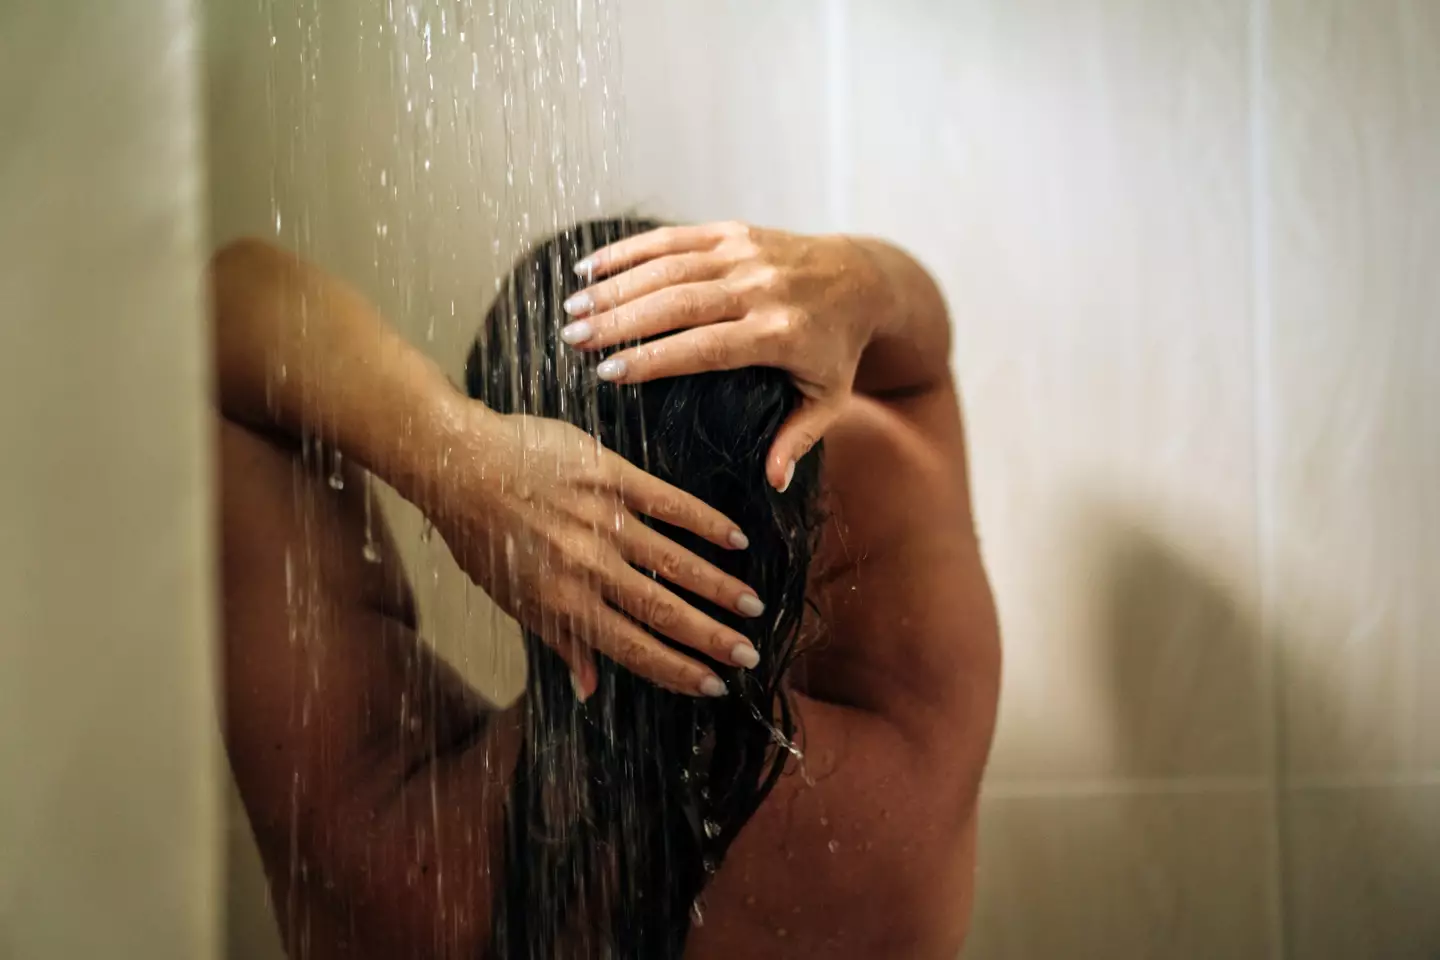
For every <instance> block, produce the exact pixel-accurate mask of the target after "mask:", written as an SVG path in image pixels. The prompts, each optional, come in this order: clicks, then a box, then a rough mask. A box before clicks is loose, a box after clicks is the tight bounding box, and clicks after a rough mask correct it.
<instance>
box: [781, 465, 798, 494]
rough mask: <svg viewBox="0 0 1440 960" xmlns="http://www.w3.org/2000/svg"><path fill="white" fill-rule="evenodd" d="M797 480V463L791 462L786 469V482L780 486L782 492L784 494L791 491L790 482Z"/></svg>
mask: <svg viewBox="0 0 1440 960" xmlns="http://www.w3.org/2000/svg"><path fill="white" fill-rule="evenodd" d="M794 479H795V461H794V460H791V461H790V465H789V466H788V467H786V468H785V482H784V483H782V484H780V492H781V493H784V492H785V491H786V490H789V489H790V481H791V480H794Z"/></svg>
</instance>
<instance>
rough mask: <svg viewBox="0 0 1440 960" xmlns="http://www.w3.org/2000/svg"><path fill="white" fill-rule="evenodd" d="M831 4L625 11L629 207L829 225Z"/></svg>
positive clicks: (748, 1) (764, 0) (749, 2)
mask: <svg viewBox="0 0 1440 960" xmlns="http://www.w3.org/2000/svg"><path fill="white" fill-rule="evenodd" d="M825 7H826V3H825V2H823V0H789V2H786V3H773V2H770V0H743V2H738V3H724V4H714V3H711V4H704V3H694V4H682V3H674V2H671V0H634V2H628V3H624V4H621V5H620V23H621V29H620V39H621V42H622V44H623V48H624V49H623V58H622V59H623V64H624V66H623V73H622V85H623V91H624V97H623V104H622V105H621V106H622V110H623V112H622V131H623V133H622V135H623V137H624V140H623V143H622V151H621V152H622V157H623V158H624V161H623V162H624V165H625V171H626V173H625V185H626V194H627V198H628V199H629V200H630V202H632V203H634V204H637V205H638V206H639V207H640V208H641V209H643V210H645V211H647V212H650V213H653V214H656V215H660V216H666V217H676V218H679V219H687V220H708V219H731V218H741V219H747V220H750V221H753V222H758V223H761V224H766V225H771V226H784V227H790V228H792V229H802V230H819V229H824V228H825V227H826V226H827V220H828V207H827V196H826V190H827V187H828V179H827V178H828V174H829V170H830V156H829V150H828V143H827V140H826V136H827V134H826V129H827V128H826V122H827V121H826V109H827V101H826V88H825V83H826V73H825V71H826V61H825Z"/></svg>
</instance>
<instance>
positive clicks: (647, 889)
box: [466, 220, 820, 960]
mask: <svg viewBox="0 0 1440 960" xmlns="http://www.w3.org/2000/svg"><path fill="white" fill-rule="evenodd" d="M656 226H659V224H657V223H655V222H652V221H646V220H600V221H594V222H589V223H584V224H581V225H579V226H576V227H573V228H571V229H569V230H566V231H564V232H562V233H561V234H559V235H558V236H556V237H553V238H552V239H550V240H548V241H546V242H544V243H542V244H540V245H539V246H537V247H536V248H534V249H533V250H532V251H530V252H529V253H528V254H527V255H526V256H524V257H523V258H522V259H521V260H520V262H519V263H518V265H517V266H516V268H515V271H514V274H513V275H512V276H511V278H510V280H509V282H508V284H507V285H506V286H505V288H504V289H503V290H502V291H501V293H500V295H499V297H498V298H497V300H496V302H495V304H494V305H493V306H492V307H491V309H490V312H489V314H488V316H487V318H486V325H485V330H484V332H483V333H482V336H481V338H480V339H479V340H478V341H477V342H476V344H475V347H474V348H473V349H472V351H471V354H470V357H469V362H468V364H467V366H466V386H467V389H468V391H469V393H470V395H471V396H472V397H475V398H477V399H480V400H483V401H484V402H485V403H487V404H488V405H490V406H491V407H492V408H494V409H496V410H498V411H500V412H502V413H526V414H532V415H538V416H544V417H553V418H558V419H561V420H566V421H569V422H570V423H573V424H576V425H578V426H580V427H583V428H584V429H586V430H589V431H590V432H591V433H593V434H595V435H596V436H598V437H599V438H600V440H601V441H602V442H603V443H604V444H605V446H607V447H609V448H610V449H612V450H615V451H617V452H618V453H620V454H621V455H623V456H625V457H626V458H628V459H629V460H631V461H632V462H634V463H637V464H639V465H641V466H642V467H644V468H645V469H647V470H649V471H650V472H651V473H653V474H655V475H656V476H659V477H660V478H662V479H664V480H666V481H668V482H669V483H671V484H673V485H675V486H677V487H679V488H680V489H682V490H686V491H688V492H690V493H692V494H694V495H696V496H698V497H700V498H701V499H702V500H704V501H706V502H707V503H709V504H711V505H713V506H714V507H716V508H717V509H719V510H721V511H723V512H724V513H725V514H726V515H728V516H729V517H731V518H732V519H734V520H735V521H736V522H737V523H739V525H740V527H741V528H742V529H743V530H744V531H745V532H746V534H747V535H748V536H749V538H750V548H749V549H748V550H744V551H735V552H729V551H724V550H721V549H719V548H716V547H713V546H711V545H710V544H708V543H706V542H704V541H702V540H700V539H699V538H698V537H695V536H692V535H689V534H687V533H684V532H683V531H677V530H674V529H671V528H664V532H665V533H666V534H667V535H668V536H670V537H672V538H673V539H675V540H676V541H677V542H679V543H681V544H682V545H684V546H685V547H687V548H688V549H690V550H692V551H694V552H695V553H696V554H698V555H700V556H701V557H704V558H705V559H706V560H708V561H710V562H712V563H714V564H716V565H717V566H719V567H720V568H722V569H724V570H726V571H727V572H729V573H731V574H734V575H735V576H737V577H738V578H740V579H741V580H742V581H744V582H745V583H747V584H749V585H751V586H752V587H754V588H755V589H756V590H757V592H758V593H759V595H760V597H761V598H762V599H763V600H764V601H765V603H766V612H765V614H764V616H762V617H759V618H757V619H754V620H746V619H743V618H741V617H739V616H737V615H735V614H733V613H731V612H730V611H728V610H725V609H722V608H719V607H717V606H715V605H714V604H711V603H708V602H706V601H704V600H702V599H700V598H698V597H695V596H693V595H690V594H687V593H685V592H683V591H680V595H681V596H682V597H683V598H684V599H685V600H687V601H688V602H690V603H691V604H693V605H695V606H696V607H697V608H699V609H700V610H702V611H704V612H705V613H706V614H708V615H709V616H711V617H714V618H715V619H716V620H718V621H720V622H722V623H725V624H727V625H728V626H731V627H733V628H735V629H736V630H738V631H740V632H741V633H742V634H744V635H745V636H747V637H749V638H750V640H751V641H752V642H753V643H754V644H755V647H756V649H757V650H758V651H759V652H760V657H761V660H760V665H759V666H758V667H756V668H754V669H753V670H748V671H742V670H738V669H736V668H734V667H731V666H730V665H728V664H723V663H718V662H714V661H705V662H707V665H708V666H709V667H710V668H711V669H713V670H714V671H715V672H716V673H717V674H719V675H720V676H721V677H722V678H724V680H725V682H726V685H727V686H728V687H729V690H730V695H729V696H727V697H723V698H719V699H697V698H693V697H687V696H680V695H677V694H673V693H669V692H667V691H665V690H662V689H660V688H659V687H656V686H654V685H653V684H651V683H649V682H647V681H645V680H642V679H640V678H638V677H636V676H635V675H633V674H631V673H630V672H629V671H627V670H625V669H623V668H620V667H617V666H616V665H615V664H614V663H612V662H610V661H609V660H607V659H605V658H604V657H598V656H597V667H598V668H599V674H600V683H599V688H598V690H597V691H596V693H595V695H594V696H593V697H591V698H590V700H589V702H588V703H586V704H583V705H582V704H580V703H579V702H577V700H576V698H575V695H574V693H573V691H572V688H571V681H570V675H569V670H568V668H567V667H566V666H565V664H564V663H563V662H562V661H561V660H560V659H559V657H557V656H556V655H555V654H554V653H553V652H551V651H550V649H549V648H548V647H546V646H545V645H544V644H543V643H542V642H541V640H540V638H539V637H537V636H535V635H534V634H528V633H527V635H526V648H527V652H528V655H529V679H528V682H527V686H526V692H525V702H524V706H523V709H524V716H525V739H524V744H523V746H522V748H521V753H520V757H519V760H518V762H517V764H516V770H515V777H514V781H513V783H512V786H511V789H510V794H509V797H508V801H507V809H506V837H505V856H504V866H503V871H504V874H503V878H502V882H501V883H500V884H498V885H497V887H496V891H495V902H494V908H495V909H494V912H493V928H494V929H493V935H492V942H491V953H492V955H493V956H495V957H497V958H504V960H554V958H557V957H561V956H568V955H569V954H568V953H567V952H566V951H567V949H568V947H569V946H573V944H575V943H576V942H581V943H584V944H585V947H584V949H583V955H585V956H587V957H589V956H594V957H614V958H617V960H637V958H638V960H666V958H678V957H680V955H681V953H682V952H683V950H684V946H685V939H686V936H687V935H688V933H689V931H690V928H691V924H692V922H696V921H692V915H693V914H694V913H695V912H696V911H698V910H699V909H702V908H701V907H699V906H698V900H699V898H700V896H701V893H702V891H703V889H704V887H705V884H706V883H707V881H708V880H709V878H710V876H711V875H712V874H713V873H714V871H715V869H716V868H718V867H719V865H720V863H721V861H722V860H723V859H724V857H725V853H726V851H727V850H728V849H729V847H730V845H731V843H732V842H734V840H735V838H736V836H737V835H738V834H739V832H740V830H741V828H742V827H744V825H745V824H746V822H747V821H748V820H749V819H750V817H751V816H752V815H753V814H754V813H755V811H756V809H758V808H759V806H760V804H761V803H762V802H763V801H764V800H765V798H766V796H767V795H768V794H769V792H770V790H771V789H772V788H773V787H774V786H775V783H776V781H777V780H778V779H779V777H780V775H781V773H782V771H783V770H784V768H785V763H786V761H787V760H788V759H789V753H788V750H787V748H788V745H789V740H790V739H791V738H792V737H793V736H794V733H795V729H794V726H795V725H794V720H793V717H792V713H791V708H790V703H789V701H788V698H787V693H786V689H785V686H784V682H783V681H784V678H785V674H786V671H787V670H788V669H789V667H790V665H791V663H792V662H793V659H794V656H795V653H796V646H797V642H798V638H799V634H800V627H801V622H802V619H803V617H804V612H805V609H806V605H805V586H806V578H807V574H808V571H809V565H810V558H811V555H812V553H813V551H814V546H815V535H816V531H817V528H818V526H819V523H818V520H819V517H818V495H817V491H818V486H819V476H820V451H819V450H818V449H817V450H816V451H814V452H812V453H811V454H810V455H808V456H806V457H805V458H804V459H803V460H802V461H801V462H800V463H799V464H797V465H796V469H795V476H794V480H793V481H792V483H791V485H790V487H789V488H788V490H787V491H786V492H785V493H783V494H782V493H779V492H777V491H775V490H774V489H773V488H772V487H771V486H770V485H769V483H768V481H767V480H766V478H765V469H764V462H765V457H766V454H767V453H768V451H769V448H770V444H771V442H772V441H773V440H774V438H775V434H776V432H777V431H778V429H779V427H780V425H781V424H782V423H783V422H784V420H785V418H786V416H787V415H788V414H789V413H790V411H791V410H792V409H793V408H794V407H795V405H796V404H797V403H798V401H799V396H798V393H797V391H796V389H795V387H794V385H793V384H792V383H791V381H790V379H789V377H788V376H787V375H786V374H784V373H782V372H781V371H778V370H773V369H765V368H749V369H744V370H737V371H733V372H721V373H706V374H701V375H697V376H687V377H679V378H675V379H671V380H663V381H657V382H654V383H650V384H646V385H643V386H638V387H637V386H614V385H610V384H606V383H604V382H602V381H599V380H598V379H597V378H596V377H595V375H594V367H595V365H596V364H597V363H598V362H599V360H600V359H602V358H601V357H600V356H597V355H595V354H581V353H579V352H577V351H573V350H571V349H569V348H568V347H565V346H563V345H562V344H560V341H559V336H558V335H559V330H560V327H561V326H562V325H563V324H564V322H565V321H566V319H567V318H566V317H565V314H564V313H563V311H562V310H561V308H560V304H561V302H562V301H563V300H564V299H565V298H566V297H567V296H569V295H570V294H572V293H574V292H575V291H577V290H578V289H580V288H581V286H582V285H583V284H582V283H581V281H580V279H579V278H578V277H577V276H576V275H575V273H574V269H573V268H574V265H575V263H577V262H578V261H579V260H580V259H581V258H583V257H584V256H586V255H587V254H589V253H590V252H592V251H594V250H597V249H599V248H601V247H603V246H605V245H607V244H609V243H613V242H615V241H616V240H619V239H622V238H623V237H626V236H629V235H632V234H636V233H641V232H644V231H646V230H649V229H652V228H654V227H656ZM511 348H513V349H511ZM672 589H676V588H673V587H672ZM687 652H688V653H690V654H691V655H692V656H697V657H700V658H701V659H702V660H704V659H705V658H704V657H703V656H702V655H700V654H697V653H695V652H694V651H688V650H687ZM696 920H697V921H698V917H697V918H696ZM577 924H579V925H581V926H582V927H583V928H584V929H583V930H577V929H576V927H575V925H577Z"/></svg>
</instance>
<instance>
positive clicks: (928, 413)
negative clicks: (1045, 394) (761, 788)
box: [686, 384, 999, 960]
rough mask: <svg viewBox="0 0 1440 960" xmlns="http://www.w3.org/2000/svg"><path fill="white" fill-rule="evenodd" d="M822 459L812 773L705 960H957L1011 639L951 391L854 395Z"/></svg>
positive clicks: (802, 713) (802, 676)
mask: <svg viewBox="0 0 1440 960" xmlns="http://www.w3.org/2000/svg"><path fill="white" fill-rule="evenodd" d="M826 444H827V452H826V466H825V475H826V485H827V488H828V498H829V500H828V506H829V510H830V513H831V517H830V519H829V521H828V522H827V528H826V531H825V534H824V537H823V543H822V547H821V551H820V553H821V555H820V558H819V560H818V561H817V571H816V580H815V583H814V585H813V587H812V597H813V599H814V600H815V602H816V605H817V608H818V617H817V620H818V621H819V626H820V630H821V633H820V636H819V638H818V640H817V641H816V644H815V646H814V647H813V648H812V649H811V650H810V651H809V652H807V653H806V654H804V655H803V657H802V659H801V662H800V664H798V665H797V668H796V676H795V680H796V683H795V687H796V696H795V702H796V706H797V714H798V723H799V727H800V729H801V733H802V736H801V746H802V747H803V750H804V754H805V762H804V764H803V765H801V764H798V763H797V764H793V765H792V767H793V769H792V770H791V772H790V775H788V776H787V777H785V778H783V779H782V780H781V782H780V784H779V785H778V786H777V788H776V790H775V791H774V793H772V794H771V796H770V797H769V798H768V799H767V801H766V802H765V804H764V805H763V806H762V807H761V809H760V810H759V812H758V813H757V814H756V816H755V818H754V819H753V820H752V821H751V823H750V824H749V825H748V826H747V827H746V829H745V831H744V832H743V833H742V834H741V835H740V838H739V840H738V841H737V842H736V845H735V847H734V849H732V851H731V853H730V856H729V857H728V859H727V861H726V863H725V865H724V867H723V868H722V869H721V871H720V873H719V875H718V876H717V877H716V882H715V884H714V886H713V887H712V889H711V891H710V894H709V896H708V899H709V901H710V912H711V913H713V916H714V923H713V925H712V924H709V923H707V925H706V927H705V928H704V929H703V930H700V931H697V935H696V936H695V937H693V938H692V942H691V944H690V949H689V950H688V951H687V954H686V955H687V957H689V958H694V960H709V958H711V957H717V958H718V957H725V956H747V957H754V958H757V960H760V958H768V957H775V958H780V957H784V958H787V960H790V958H797V957H840V956H844V957H850V956H856V957H859V956H864V957H871V958H875V960H884V958H897V960H898V958H905V960H917V958H931V957H933V958H949V957H953V956H955V953H956V951H957V950H958V949H959V947H960V944H961V942H962V941H963V939H964V935H965V931H966V928H967V927H968V917H969V903H970V898H971V895H972V892H973V874H974V863H975V846H974V844H975V799H976V795H977V792H978V789H979V782H980V777H981V773H982V771H983V770H984V766H985V762H986V759H987V757H988V754H989V749H990V740H991V735H992V733H993V729H994V720H995V707H996V698H997V691H998V684H999V641H998V630H997V627H996V620H995V612H994V606H993V603H992V601H991V597H990V590H989V584H988V581H987V580H986V577H985V573H984V568H983V565H982V564H981V561H980V555H979V549H978V545H977V542H976V538H975V533H974V526H973V523H972V522H971V516H970V497H969V490H968V485H967V481H966V471H965V445H964V438H963V429H962V427H961V420H960V413H959V407H958V404H957V402H956V399H955V394H954V390H953V388H952V387H950V386H949V385H948V384H947V385H945V386H944V387H943V388H941V389H937V390H934V391H927V393H925V394H924V395H915V396H910V397H905V398H901V399H892V400H886V401H883V402H882V401H876V400H869V399H857V400H855V401H853V402H852V403H851V405H850V409H849V410H847V412H846V414H845V416H844V418H843V419H842V421H841V422H840V423H838V424H837V425H836V426H835V427H833V428H832V430H831V432H830V433H829V434H828V435H827V439H826Z"/></svg>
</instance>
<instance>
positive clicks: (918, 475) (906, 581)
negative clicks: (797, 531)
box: [809, 381, 999, 740]
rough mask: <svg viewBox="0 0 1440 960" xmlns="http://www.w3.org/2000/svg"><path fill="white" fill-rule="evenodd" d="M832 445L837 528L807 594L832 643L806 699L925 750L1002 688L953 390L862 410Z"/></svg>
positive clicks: (866, 402)
mask: <svg viewBox="0 0 1440 960" xmlns="http://www.w3.org/2000/svg"><path fill="white" fill-rule="evenodd" d="M826 444H827V449H826V466H825V482H826V489H827V506H828V508H829V512H830V517H829V519H828V521H827V523H826V527H825V530H824V532H823V535H822V541H821V546H820V551H819V558H818V562H817V582H816V584H815V586H814V589H813V591H812V593H813V596H814V599H815V601H816V603H817V604H818V605H819V608H820V612H821V619H822V620H823V622H824V624H825V627H826V630H827V634H828V636H827V643H826V644H825V645H824V646H823V647H822V648H821V649H819V650H817V651H816V653H815V655H814V656H813V657H812V658H811V661H812V662H811V664H810V665H809V666H810V670H809V677H811V678H813V682H814V683H815V686H814V688H813V689H812V691H811V692H813V693H815V694H816V695H818V696H821V697H826V698H830V697H833V698H835V699H840V700H841V702H851V703H855V704H857V705H859V706H862V707H865V708H867V709H870V710H872V712H876V713H880V714H883V715H885V716H887V717H890V718H892V719H894V720H895V721H896V722H898V723H901V724H902V725H905V726H907V728H909V732H911V733H913V734H914V735H915V738H916V739H921V740H923V739H924V738H925V737H926V736H927V735H928V734H929V733H930V730H929V726H930V725H931V724H933V723H935V722H937V721H938V722H941V723H948V722H949V720H950V715H951V714H952V713H953V711H955V710H956V709H960V710H964V711H965V712H966V713H967V714H969V713H972V712H973V711H972V710H971V709H970V707H969V706H968V705H967V704H968V702H969V699H970V698H972V697H979V698H980V699H981V700H984V699H986V698H987V697H989V698H993V688H994V687H995V686H996V685H998V673H999V643H998V626H997V621H996V617H995V609H994V603H993V600H992V597H991V594H990V584H989V580H988V578H987V577H986V574H985V568H984V564H983V562H982V560H981V556H980V546H979V541H978V539H977V537H976V533H975V524H974V518H973V515H972V513H971V505H970V487H969V478H968V470H967V465H966V450H965V432H964V428H963V425H962V422H961V415H960V407H959V401H958V398H957V396H956V392H955V389H954V387H953V385H952V384H951V383H949V382H948V381H947V382H946V383H945V384H943V385H941V386H938V387H936V388H934V389H932V390H928V391H926V392H924V393H922V394H917V395H914V396H908V397H904V398H898V399H892V400H885V401H880V400H874V399H869V398H856V399H854V400H853V401H851V403H850V406H849V408H848V410H847V411H846V413H845V415H844V416H843V417H842V418H841V420H840V422H839V423H837V424H836V426H835V427H834V429H833V430H832V431H831V433H830V435H829V436H828V437H827V439H826ZM878 638H888V639H887V640H886V641H885V642H880V641H879V639H878ZM837 685H838V686H840V687H844V688H848V689H834V688H835V687H837ZM977 685H978V686H983V687H984V688H985V689H978V687H977ZM976 709H978V710H979V712H981V713H982V714H983V713H984V712H985V709H986V708H985V707H984V706H983V704H981V705H979V706H978V707H977V708H976ZM971 719H973V717H971Z"/></svg>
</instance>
